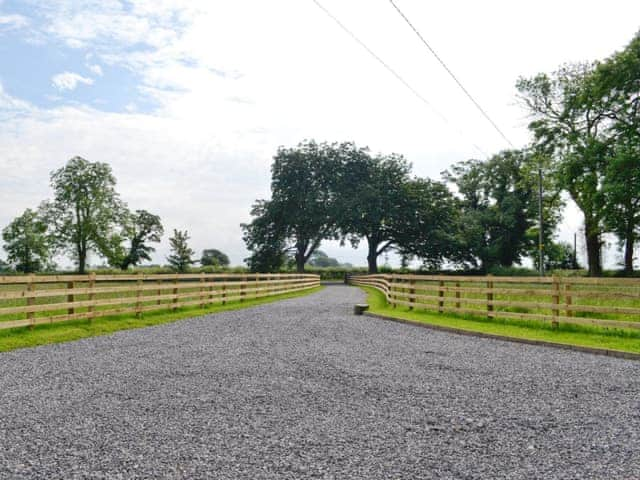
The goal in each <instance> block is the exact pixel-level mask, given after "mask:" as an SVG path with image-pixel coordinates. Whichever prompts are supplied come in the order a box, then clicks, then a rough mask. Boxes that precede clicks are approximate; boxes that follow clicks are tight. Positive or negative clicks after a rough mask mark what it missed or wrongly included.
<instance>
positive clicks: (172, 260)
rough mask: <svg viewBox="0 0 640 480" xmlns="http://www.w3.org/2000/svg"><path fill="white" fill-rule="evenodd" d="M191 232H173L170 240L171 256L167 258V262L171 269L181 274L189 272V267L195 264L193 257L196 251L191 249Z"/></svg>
mask: <svg viewBox="0 0 640 480" xmlns="http://www.w3.org/2000/svg"><path fill="white" fill-rule="evenodd" d="M189 238H190V237H189V232H187V231H186V230H185V231H184V232H183V231H180V230H176V229H174V230H173V237H171V238H170V239H169V244H170V246H171V255H169V256H168V257H167V261H168V262H169V265H170V266H171V268H172V269H173V270H175V271H177V272H179V273H184V272H186V271H188V270H189V267H190V266H191V265H193V264H194V263H195V260H194V259H193V256H194V255H195V253H196V252H195V251H194V250H193V249H192V248H190V247H189V244H188V241H189Z"/></svg>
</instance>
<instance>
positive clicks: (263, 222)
mask: <svg viewBox="0 0 640 480" xmlns="http://www.w3.org/2000/svg"><path fill="white" fill-rule="evenodd" d="M333 151H334V146H331V145H328V144H326V143H321V144H318V143H316V142H314V141H305V142H302V143H300V144H299V145H298V146H297V147H295V148H284V147H281V148H279V149H278V152H277V154H276V156H275V157H274V161H273V165H272V166H271V200H269V201H264V200H259V201H258V202H256V204H255V205H254V207H253V209H252V215H253V214H258V215H260V216H263V217H264V218H260V217H259V216H256V215H254V220H253V221H252V223H251V224H245V225H243V230H244V231H245V241H246V242H247V248H249V250H251V251H253V252H254V254H255V253H256V252H261V253H260V255H266V257H265V258H269V259H270V261H269V262H266V263H267V264H269V263H270V264H272V266H275V265H276V264H277V263H278V258H279V256H280V255H281V254H286V253H287V252H293V255H294V258H295V262H296V270H297V271H298V272H303V271H304V266H305V264H306V263H307V261H308V260H309V258H310V257H311V255H312V254H313V252H314V251H316V250H317V249H318V247H319V246H320V243H321V242H322V240H324V239H327V238H333V237H335V235H336V233H335V232H336V227H335V222H334V220H333V216H332V207H333V205H334V202H333V197H332V191H331V188H330V182H331V175H332V173H333V172H332V171H331V168H330V165H331V157H332V155H333ZM254 223H255V225H253V224H254ZM255 260H258V259H256V258H254V261H253V264H254V265H256V262H255ZM249 262H252V260H249ZM257 263H262V267H264V266H266V265H265V264H264V263H263V262H257Z"/></svg>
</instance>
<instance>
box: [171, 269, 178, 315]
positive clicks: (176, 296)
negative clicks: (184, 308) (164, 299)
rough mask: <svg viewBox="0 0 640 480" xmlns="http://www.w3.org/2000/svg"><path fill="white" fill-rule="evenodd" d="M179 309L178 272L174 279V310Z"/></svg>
mask: <svg viewBox="0 0 640 480" xmlns="http://www.w3.org/2000/svg"><path fill="white" fill-rule="evenodd" d="M177 309H178V274H176V276H175V277H174V279H173V306H172V310H173V311H174V312H175V311H176V310H177Z"/></svg>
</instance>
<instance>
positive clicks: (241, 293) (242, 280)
mask: <svg viewBox="0 0 640 480" xmlns="http://www.w3.org/2000/svg"><path fill="white" fill-rule="evenodd" d="M240 282H241V283H240V302H244V295H245V291H244V284H245V283H246V282H247V276H246V275H245V276H243V277H242V278H241V279H240Z"/></svg>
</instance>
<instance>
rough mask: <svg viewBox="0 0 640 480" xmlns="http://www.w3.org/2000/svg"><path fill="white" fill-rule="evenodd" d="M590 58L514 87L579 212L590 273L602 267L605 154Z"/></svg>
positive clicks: (607, 146) (604, 119) (604, 110)
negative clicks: (589, 62)
mask: <svg viewBox="0 0 640 480" xmlns="http://www.w3.org/2000/svg"><path fill="white" fill-rule="evenodd" d="M594 68H595V66H594V65H593V64H575V65H567V66H564V67H562V68H561V69H559V70H558V71H557V72H555V73H553V74H552V75H547V74H545V73H541V74H538V75H536V76H535V77H533V78H521V79H520V80H518V83H517V88H518V90H519V92H520V97H521V99H522V100H523V102H524V104H525V105H526V107H527V108H528V110H529V112H530V113H531V115H532V117H533V120H532V121H531V123H530V124H529V128H530V129H531V130H532V132H533V133H534V136H535V142H536V146H537V148H538V149H539V150H540V151H543V152H545V153H549V154H550V155H553V158H554V159H555V169H554V170H555V176H556V178H557V180H558V183H559V185H560V186H561V187H562V188H563V189H564V190H566V191H567V192H569V195H570V196H571V198H572V199H573V201H574V202H575V203H576V205H577V206H578V208H580V210H581V211H582V213H583V215H584V224H585V241H586V246H587V257H588V267H589V274H590V275H600V274H601V273H602V260H601V251H602V234H603V231H604V229H603V208H602V207H603V195H602V185H603V179H604V174H605V171H606V170H607V165H608V163H609V159H610V158H611V138H610V136H609V135H607V134H606V133H607V128H606V126H607V123H608V122H609V120H610V118H609V116H608V112H609V110H608V106H607V102H606V99H605V98H604V97H603V96H602V90H601V89H600V88H599V86H598V84H597V82H596V81H595V78H594V75H593V72H594Z"/></svg>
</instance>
